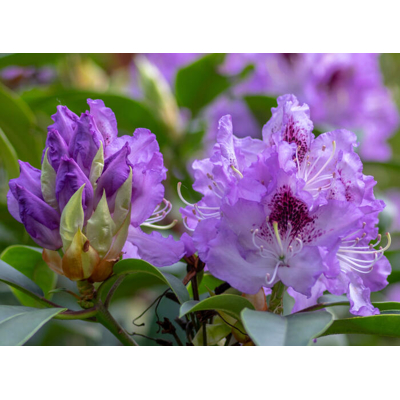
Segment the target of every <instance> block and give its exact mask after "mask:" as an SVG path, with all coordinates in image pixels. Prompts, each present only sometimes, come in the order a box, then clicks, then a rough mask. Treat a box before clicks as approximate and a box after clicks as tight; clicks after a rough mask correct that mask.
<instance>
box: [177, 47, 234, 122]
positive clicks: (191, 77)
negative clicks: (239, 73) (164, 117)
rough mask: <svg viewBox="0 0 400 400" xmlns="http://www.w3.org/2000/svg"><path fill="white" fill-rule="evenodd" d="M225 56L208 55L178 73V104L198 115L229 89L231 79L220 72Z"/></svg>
mask: <svg viewBox="0 0 400 400" xmlns="http://www.w3.org/2000/svg"><path fill="white" fill-rule="evenodd" d="M224 59H225V54H208V55H206V56H205V57H202V58H200V59H199V60H197V61H195V62H194V63H193V64H190V65H188V66H187V67H185V68H182V69H181V70H179V71H178V73H177V75H176V82H175V92H176V97H177V100H178V104H179V105H180V106H181V107H186V108H189V109H190V110H191V111H192V113H193V115H196V114H197V113H198V112H199V111H200V110H201V109H202V108H203V107H204V106H206V105H207V104H209V103H210V102H211V101H212V100H214V99H215V98H216V97H217V96H218V95H219V94H221V93H222V92H224V91H225V90H226V89H228V88H229V86H230V82H229V79H228V78H227V77H225V76H223V75H221V74H219V72H218V67H219V66H220V65H221V64H222V63H223V61H224Z"/></svg>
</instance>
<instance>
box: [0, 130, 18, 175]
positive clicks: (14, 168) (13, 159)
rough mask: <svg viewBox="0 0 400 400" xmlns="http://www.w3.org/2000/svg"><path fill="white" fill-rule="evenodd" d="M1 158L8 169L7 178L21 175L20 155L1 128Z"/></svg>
mask: <svg viewBox="0 0 400 400" xmlns="http://www.w3.org/2000/svg"><path fill="white" fill-rule="evenodd" d="M0 160H1V164H2V165H3V167H4V169H5V170H6V171H7V178H8V179H14V178H17V177H18V175H19V164H18V156H17V153H16V152H15V149H14V147H13V145H12V144H11V143H10V141H9V140H8V138H7V136H6V135H5V134H4V132H3V131H2V130H1V128H0Z"/></svg>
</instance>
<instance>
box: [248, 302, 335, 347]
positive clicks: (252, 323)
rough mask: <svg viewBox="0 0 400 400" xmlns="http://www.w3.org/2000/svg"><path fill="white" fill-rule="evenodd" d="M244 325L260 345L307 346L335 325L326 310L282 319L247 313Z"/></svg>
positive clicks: (262, 313) (251, 312) (260, 312)
mask: <svg viewBox="0 0 400 400" xmlns="http://www.w3.org/2000/svg"><path fill="white" fill-rule="evenodd" d="M242 320H243V325H244V327H245V329H246V332H247V333H248V334H249V336H250V337H251V339H252V340H253V342H254V343H255V344H256V345H257V346H307V345H308V344H309V343H310V341H311V339H313V338H315V337H317V336H320V335H321V334H322V333H323V332H324V331H325V330H326V329H327V328H328V326H329V325H330V324H331V322H332V315H331V314H330V313H328V312H326V311H315V312H305V313H298V314H291V315H288V316H287V317H282V316H280V315H277V314H272V313H269V312H262V311H252V310H244V311H243V312H242Z"/></svg>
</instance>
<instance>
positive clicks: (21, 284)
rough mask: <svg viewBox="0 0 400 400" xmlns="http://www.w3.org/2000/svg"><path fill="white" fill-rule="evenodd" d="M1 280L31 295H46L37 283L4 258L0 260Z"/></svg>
mask: <svg viewBox="0 0 400 400" xmlns="http://www.w3.org/2000/svg"><path fill="white" fill-rule="evenodd" d="M0 281H1V282H4V283H6V284H7V285H9V286H11V287H14V288H16V289H19V290H20V291H22V292H24V293H27V294H29V295H30V296H33V297H35V296H36V297H42V296H44V294H43V291H42V289H40V287H39V286H38V285H37V284H36V283H34V282H33V281H31V280H30V279H29V278H27V277H26V276H25V275H24V274H23V273H22V272H19V271H18V270H16V269H15V268H13V267H12V266H11V265H9V264H7V263H6V262H4V261H3V260H0Z"/></svg>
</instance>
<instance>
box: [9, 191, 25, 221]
mask: <svg viewBox="0 0 400 400" xmlns="http://www.w3.org/2000/svg"><path fill="white" fill-rule="evenodd" d="M7 207H8V211H9V213H10V214H11V215H12V216H13V217H14V218H15V219H16V220H17V221H18V222H21V223H22V221H21V217H20V215H19V204H18V200H17V199H16V198H15V197H14V195H13V194H12V192H11V190H9V191H8V192H7Z"/></svg>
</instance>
